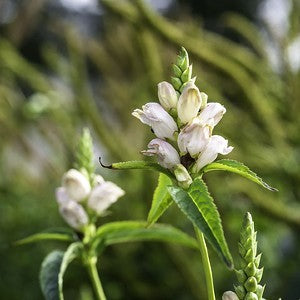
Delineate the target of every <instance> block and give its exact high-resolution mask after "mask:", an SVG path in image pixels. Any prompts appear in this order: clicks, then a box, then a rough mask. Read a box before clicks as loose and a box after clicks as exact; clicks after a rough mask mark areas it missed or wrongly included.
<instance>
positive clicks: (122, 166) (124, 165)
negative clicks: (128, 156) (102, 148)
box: [99, 158, 175, 179]
mask: <svg viewBox="0 0 300 300" xmlns="http://www.w3.org/2000/svg"><path fill="white" fill-rule="evenodd" d="M99 161H100V164H101V166H102V167H104V168H109V169H113V170H128V169H141V170H153V171H158V172H160V173H164V174H166V175H167V176H168V177H170V178H173V179H175V177H174V175H173V174H172V172H170V171H169V170H168V169H166V168H163V167H162V166H161V165H159V164H158V163H154V162H149V161H137V160H132V161H124V162H117V163H113V164H111V165H108V166H106V165H103V164H102V162H101V158H99Z"/></svg>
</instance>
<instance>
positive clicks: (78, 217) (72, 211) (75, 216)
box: [56, 187, 88, 230]
mask: <svg viewBox="0 0 300 300" xmlns="http://www.w3.org/2000/svg"><path fill="white" fill-rule="evenodd" d="M56 199H57V203H58V205H59V212H60V214H61V215H62V217H63V218H64V220H65V221H66V222H67V223H68V224H69V225H70V226H71V227H72V228H74V229H77V230H80V229H82V227H83V226H84V225H86V224H87V223H88V215H87V213H86V212H85V210H84V208H83V207H82V206H81V205H80V204H78V203H77V202H75V201H73V200H72V199H70V198H69V195H68V193H67V191H66V189H65V188H64V187H60V188H58V189H56Z"/></svg>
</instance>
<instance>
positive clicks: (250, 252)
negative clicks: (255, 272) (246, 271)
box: [244, 249, 255, 262]
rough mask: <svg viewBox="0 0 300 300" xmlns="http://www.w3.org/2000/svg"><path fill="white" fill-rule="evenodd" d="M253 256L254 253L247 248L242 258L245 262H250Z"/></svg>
mask: <svg viewBox="0 0 300 300" xmlns="http://www.w3.org/2000/svg"><path fill="white" fill-rule="evenodd" d="M254 258H255V256H254V253H253V249H249V250H248V251H247V253H246V255H245V256H244V259H245V260H246V262H251V261H253V260H254Z"/></svg>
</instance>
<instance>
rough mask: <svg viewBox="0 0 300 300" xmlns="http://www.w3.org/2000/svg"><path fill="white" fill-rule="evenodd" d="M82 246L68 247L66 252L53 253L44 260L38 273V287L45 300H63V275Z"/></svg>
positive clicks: (72, 245)
mask: <svg viewBox="0 0 300 300" xmlns="http://www.w3.org/2000/svg"><path fill="white" fill-rule="evenodd" d="M81 247H82V244H81V243H79V242H77V243H73V244H71V245H70V246H69V248H68V249H67V251H66V252H63V251H57V250H55V251H53V252H51V253H50V254H48V255H47V256H46V258H45V259H44V261H43V263H42V266H41V271H40V285H41V289H42V292H43V295H44V297H45V299H46V300H63V299H64V297H63V291H62V290H63V275H64V273H65V271H66V269H67V266H68V265H69V264H70V263H71V262H72V261H73V260H74V259H75V258H76V257H77V256H78V255H79V250H80V248H81Z"/></svg>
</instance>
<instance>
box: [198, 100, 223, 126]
mask: <svg viewBox="0 0 300 300" xmlns="http://www.w3.org/2000/svg"><path fill="white" fill-rule="evenodd" d="M225 113H226V108H225V107H224V106H223V105H221V104H220V103H217V102H210V103H207V105H206V107H205V108H204V109H203V110H202V111H201V112H200V114H199V119H200V120H201V122H202V123H204V124H209V125H211V126H212V127H214V126H216V125H217V124H218V123H219V122H220V120H221V119H222V117H223V115H224V114H225Z"/></svg>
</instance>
